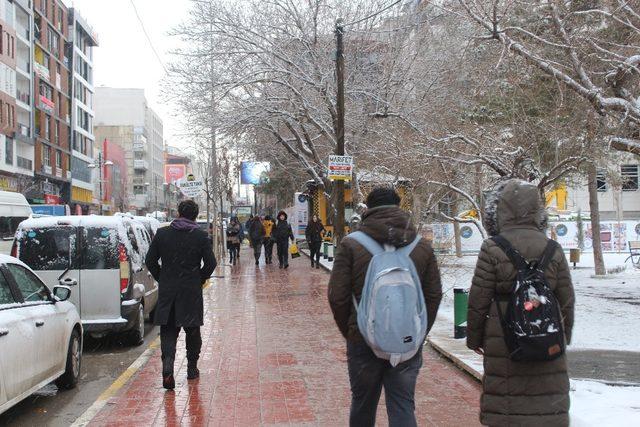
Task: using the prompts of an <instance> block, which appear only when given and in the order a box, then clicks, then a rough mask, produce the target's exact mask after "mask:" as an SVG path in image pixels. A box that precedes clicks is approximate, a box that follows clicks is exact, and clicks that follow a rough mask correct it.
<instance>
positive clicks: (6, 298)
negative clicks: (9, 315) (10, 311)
mask: <svg viewBox="0 0 640 427" xmlns="http://www.w3.org/2000/svg"><path fill="white" fill-rule="evenodd" d="M15 302H16V300H15V299H14V298H13V295H12V294H11V289H10V288H9V282H7V279H6V278H5V277H4V274H2V273H1V272H0V305H2V304H13V303H15Z"/></svg>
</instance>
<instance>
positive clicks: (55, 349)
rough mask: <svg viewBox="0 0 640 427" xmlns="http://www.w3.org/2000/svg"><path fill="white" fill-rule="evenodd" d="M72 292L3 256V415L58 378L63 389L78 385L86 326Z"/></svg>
mask: <svg viewBox="0 0 640 427" xmlns="http://www.w3.org/2000/svg"><path fill="white" fill-rule="evenodd" d="M70 294H72V291H71V289H70V288H68V287H66V286H55V287H53V292H52V291H51V290H50V289H49V288H48V287H47V286H46V285H45V284H44V283H43V282H42V280H40V278H38V276H37V275H36V274H35V273H34V272H33V271H32V270H31V269H30V268H29V267H27V266H26V265H25V264H24V263H22V262H20V261H19V260H17V259H15V258H12V257H10V256H7V255H0V349H1V351H0V414H2V413H3V412H5V411H6V410H7V409H9V408H10V407H12V406H13V405H15V404H16V403H18V402H20V401H21V400H23V399H24V398H26V397H27V396H29V395H30V394H32V393H33V392H35V391H36V390H38V389H40V388H42V387H44V386H45V385H47V384H49V383H50V382H52V381H55V383H56V385H57V386H58V388H60V389H69V388H73V387H75V386H76V384H77V383H78V378H79V377H80V367H81V364H82V325H81V323H80V315H79V314H78V311H77V309H76V308H75V306H74V305H73V304H71V303H70V302H68V301H67V299H68V298H69V296H70Z"/></svg>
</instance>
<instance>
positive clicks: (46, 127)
mask: <svg viewBox="0 0 640 427" xmlns="http://www.w3.org/2000/svg"><path fill="white" fill-rule="evenodd" d="M50 137H51V116H50V115H48V114H45V115H44V139H46V140H47V141H49V138H50Z"/></svg>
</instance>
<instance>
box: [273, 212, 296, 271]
mask: <svg viewBox="0 0 640 427" xmlns="http://www.w3.org/2000/svg"><path fill="white" fill-rule="evenodd" d="M287 218H288V215H287V213H286V212H285V211H280V212H278V223H277V224H276V228H275V230H274V231H273V237H274V238H275V240H276V246H277V251H278V263H279V266H280V268H289V239H291V242H294V241H295V238H294V236H293V230H292V229H291V224H289V223H288V222H287Z"/></svg>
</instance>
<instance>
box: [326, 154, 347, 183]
mask: <svg viewBox="0 0 640 427" xmlns="http://www.w3.org/2000/svg"><path fill="white" fill-rule="evenodd" d="M352 171H353V156H338V155H330V156H329V179H330V180H332V181H351V172H352Z"/></svg>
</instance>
